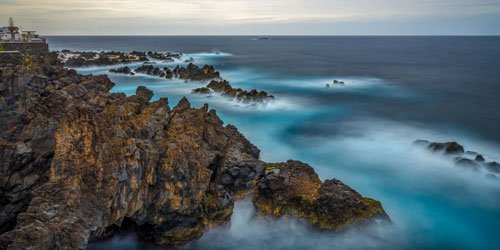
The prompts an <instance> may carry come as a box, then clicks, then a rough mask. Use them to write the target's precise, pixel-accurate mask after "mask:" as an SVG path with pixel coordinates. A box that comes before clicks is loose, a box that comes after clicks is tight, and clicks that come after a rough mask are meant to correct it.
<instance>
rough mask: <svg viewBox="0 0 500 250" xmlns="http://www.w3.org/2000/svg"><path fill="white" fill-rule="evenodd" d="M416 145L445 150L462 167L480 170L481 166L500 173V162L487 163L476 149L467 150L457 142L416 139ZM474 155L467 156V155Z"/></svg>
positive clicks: (439, 150) (438, 150)
mask: <svg viewBox="0 0 500 250" xmlns="http://www.w3.org/2000/svg"><path fill="white" fill-rule="evenodd" d="M413 144H414V145H417V146H423V147H426V148H427V149H429V150H431V151H435V152H443V153H444V155H446V156H456V155H458V156H457V157H455V158H454V159H455V165H457V166H461V167H467V168H471V169H473V170H479V169H481V168H484V169H486V170H487V171H490V172H493V173H500V164H499V163H497V162H488V163H485V162H486V160H485V159H484V157H483V155H481V154H479V153H477V152H474V151H465V150H464V147H463V146H462V145H460V144H458V143H457V142H444V143H441V142H429V141H427V140H416V141H414V142H413ZM471 156H472V157H473V158H472V159H471V158H467V157H471Z"/></svg>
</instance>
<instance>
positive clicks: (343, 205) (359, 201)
mask: <svg viewBox="0 0 500 250" xmlns="http://www.w3.org/2000/svg"><path fill="white" fill-rule="evenodd" d="M264 166H265V168H266V171H265V173H264V174H263V176H261V177H260V179H259V180H258V183H257V191H256V192H255V195H254V197H253V202H254V204H255V206H256V207H257V209H258V210H259V211H260V212H261V213H262V214H264V215H270V216H274V217H283V216H297V217H299V218H302V219H305V220H306V221H308V222H309V223H311V224H312V225H314V226H316V227H317V228H319V229H322V230H337V231H338V230H342V229H345V228H346V227H348V226H352V225H354V224H359V223H364V222H367V219H370V218H381V219H384V220H388V219H389V217H388V216H387V214H386V213H385V212H384V209H383V208H382V205H381V204H380V202H378V201H375V200H373V199H370V198H366V197H362V196H361V195H360V194H359V193H357V192H356V191H354V190H353V189H352V188H350V187H348V186H347V185H345V184H344V183H342V182H341V181H339V180H335V179H333V180H327V181H325V182H321V180H320V179H319V177H318V175H317V174H316V173H315V172H314V170H313V168H312V167H310V166H309V165H307V164H304V163H302V162H298V161H292V160H290V161H288V162H286V163H273V164H266V165H264Z"/></svg>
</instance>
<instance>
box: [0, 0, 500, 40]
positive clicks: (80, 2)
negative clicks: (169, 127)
mask: <svg viewBox="0 0 500 250" xmlns="http://www.w3.org/2000/svg"><path fill="white" fill-rule="evenodd" d="M0 7H1V9H2V11H1V13H0V22H1V21H2V20H5V22H7V19H8V17H9V16H13V17H15V19H16V21H17V23H19V24H20V25H21V26H24V27H29V28H30V29H31V28H37V29H38V30H39V31H40V32H41V33H44V34H202V33H203V34H206V33H208V34H219V33H223V34H238V33H234V32H236V31H238V30H239V31H240V33H239V34H242V33H245V32H249V31H250V30H251V31H252V32H257V33H262V34H264V33H269V32H271V31H274V30H277V29H280V32H279V33H280V34H281V33H284V34H309V33H311V32H313V33H314V29H313V30H311V28H310V27H308V24H316V25H320V26H318V27H316V28H315V29H318V30H322V32H323V31H324V30H328V28H329V27H332V26H333V27H335V26H337V25H338V24H347V23H352V24H357V25H358V26H359V25H361V24H363V23H364V24H367V25H368V26H371V24H374V23H380V24H384V25H386V24H390V25H391V26H394V25H396V24H398V23H401V22H402V23H405V22H408V20H413V21H412V22H413V23H414V24H418V23H419V22H421V23H427V22H429V21H434V22H435V23H434V27H438V28H439V29H440V30H441V31H443V32H444V31H446V30H448V28H449V26H450V25H453V26H456V21H457V20H460V19H461V18H462V19H464V20H465V19H467V18H468V17H470V16H474V17H475V18H476V19H480V18H479V17H480V16H482V15H483V16H485V18H483V21H478V22H477V23H478V24H481V25H485V26H486V27H488V28H484V27H469V28H467V29H465V28H464V30H463V31H461V33H464V34H469V33H473V32H475V31H476V30H478V29H479V30H489V31H491V30H492V31H493V34H500V31H499V30H498V28H497V29H496V30H495V29H494V27H493V26H495V25H496V24H494V23H492V22H489V20H490V21H491V19H492V18H491V17H492V16H493V17H498V16H500V1H492V0H475V1H472V0H453V1H452V0H439V1H438V0H420V1H417V0H380V1H372V0H357V1H353V0H351V1H349V0H253V1H248V0H142V1H133V0H122V1H117V0H73V1H66V0H19V1H12V0H0ZM493 19H494V20H496V19H498V18H493ZM450 20H453V23H451V24H450V23H449V21H450ZM494 20H493V21H494ZM287 24H290V25H291V24H293V25H296V26H286V25H287ZM124 26H128V27H129V28H127V27H124ZM261 26H264V27H261ZM396 26H397V25H396ZM423 26H427V24H426V25H423ZM423 26H421V27H423ZM301 27H303V28H301ZM306 27H307V28H306ZM401 27H403V26H402V25H401ZM259 29H260V30H261V31H260V32H259ZM381 30H383V29H381ZM419 30H420V28H419ZM433 30H435V29H434V28H433ZM363 32H364V31H363V29H362V28H361V29H360V31H359V34H364V33H363ZM366 32H367V33H368V32H373V28H369V29H367V30H366ZM384 32H385V31H384ZM409 32H411V30H409ZM419 32H420V31H419ZM433 32H434V31H433ZM438 32H439V30H438ZM459 33H460V31H459ZM321 34H323V33H321ZM325 34H332V32H330V33H325ZM333 34H335V33H333Z"/></svg>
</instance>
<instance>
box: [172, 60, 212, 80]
mask: <svg viewBox="0 0 500 250" xmlns="http://www.w3.org/2000/svg"><path fill="white" fill-rule="evenodd" d="M173 72H174V75H175V77H178V78H180V79H185V80H191V81H204V80H211V79H215V78H219V77H220V73H219V71H216V70H215V68H214V67H213V66H211V65H205V66H203V67H202V68H200V67H198V66H197V65H195V64H193V63H189V64H188V65H187V66H186V67H182V66H176V67H175V68H174V70H173Z"/></svg>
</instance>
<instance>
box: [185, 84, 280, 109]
mask: <svg viewBox="0 0 500 250" xmlns="http://www.w3.org/2000/svg"><path fill="white" fill-rule="evenodd" d="M212 91H214V92H217V93H221V94H222V95H223V96H226V97H230V98H235V99H236V100H238V101H241V102H244V103H251V102H265V101H269V100H274V96H272V95H268V94H267V92H265V91H257V90H256V89H252V90H250V91H246V90H243V89H241V88H236V89H235V88H233V87H232V86H231V84H230V83H229V82H228V81H226V80H221V81H216V80H212V81H211V82H210V83H209V84H208V85H207V86H206V87H201V88H196V89H193V90H192V93H194V94H210V93H211V92H212Z"/></svg>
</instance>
